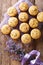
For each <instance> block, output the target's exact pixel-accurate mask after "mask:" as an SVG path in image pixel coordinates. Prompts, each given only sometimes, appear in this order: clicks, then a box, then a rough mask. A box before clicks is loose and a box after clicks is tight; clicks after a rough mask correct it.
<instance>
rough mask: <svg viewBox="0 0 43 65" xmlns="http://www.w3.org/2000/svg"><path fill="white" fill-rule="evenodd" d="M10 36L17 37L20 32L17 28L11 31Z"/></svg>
mask: <svg viewBox="0 0 43 65" xmlns="http://www.w3.org/2000/svg"><path fill="white" fill-rule="evenodd" d="M10 36H11V38H12V39H18V38H19V37H20V32H19V30H17V29H14V30H12V31H11V33H10Z"/></svg>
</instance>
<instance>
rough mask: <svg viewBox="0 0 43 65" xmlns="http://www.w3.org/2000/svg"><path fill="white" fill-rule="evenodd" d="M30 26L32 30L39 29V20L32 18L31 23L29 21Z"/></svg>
mask: <svg viewBox="0 0 43 65" xmlns="http://www.w3.org/2000/svg"><path fill="white" fill-rule="evenodd" d="M29 25H30V27H31V28H35V27H37V26H38V21H37V19H35V18H31V19H30V21H29Z"/></svg>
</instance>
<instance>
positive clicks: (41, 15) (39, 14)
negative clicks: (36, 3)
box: [37, 12, 43, 22]
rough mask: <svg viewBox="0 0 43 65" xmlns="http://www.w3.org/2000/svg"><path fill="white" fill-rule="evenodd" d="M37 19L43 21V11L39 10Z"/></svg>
mask: <svg viewBox="0 0 43 65" xmlns="http://www.w3.org/2000/svg"><path fill="white" fill-rule="evenodd" d="M37 20H38V21H39V22H43V12H39V13H38V15H37Z"/></svg>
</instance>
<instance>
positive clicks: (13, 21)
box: [8, 17, 18, 27]
mask: <svg viewBox="0 0 43 65" xmlns="http://www.w3.org/2000/svg"><path fill="white" fill-rule="evenodd" d="M8 24H9V26H11V27H16V26H17V24H18V19H17V18H16V17H10V18H9V20H8Z"/></svg>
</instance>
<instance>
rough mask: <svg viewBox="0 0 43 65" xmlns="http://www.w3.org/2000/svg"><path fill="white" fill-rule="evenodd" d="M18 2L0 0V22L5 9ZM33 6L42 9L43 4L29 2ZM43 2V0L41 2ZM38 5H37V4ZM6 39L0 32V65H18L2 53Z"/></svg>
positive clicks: (39, 1)
mask: <svg viewBox="0 0 43 65" xmlns="http://www.w3.org/2000/svg"><path fill="white" fill-rule="evenodd" d="M17 1H18V0H0V22H1V20H2V19H3V15H4V13H5V12H6V11H7V9H8V8H9V7H10V6H12V5H13V4H14V3H16V2H17ZM30 1H31V2H32V3H33V4H34V2H35V4H36V5H37V6H38V7H39V8H41V9H43V7H42V5H43V2H41V0H30ZM42 1H43V0H42ZM38 3H39V4H38ZM5 43H6V38H5V36H4V35H2V33H1V32H0V65H19V63H18V64H14V63H16V62H15V61H12V59H11V58H10V57H9V54H8V53H7V52H5V51H4V48H5V47H6V44H5Z"/></svg>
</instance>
